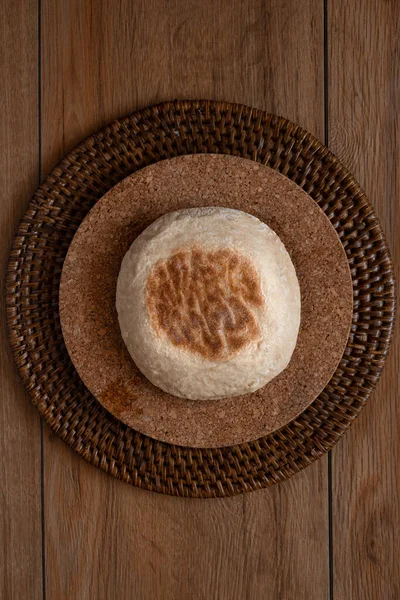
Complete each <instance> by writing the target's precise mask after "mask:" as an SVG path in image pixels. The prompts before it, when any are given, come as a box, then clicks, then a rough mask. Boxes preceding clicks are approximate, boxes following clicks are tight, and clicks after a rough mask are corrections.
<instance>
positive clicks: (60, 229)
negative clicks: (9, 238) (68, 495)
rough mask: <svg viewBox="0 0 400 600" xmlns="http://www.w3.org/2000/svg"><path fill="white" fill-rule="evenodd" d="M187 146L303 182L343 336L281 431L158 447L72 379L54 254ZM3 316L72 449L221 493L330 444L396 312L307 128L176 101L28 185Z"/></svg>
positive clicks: (150, 483) (119, 470)
mask: <svg viewBox="0 0 400 600" xmlns="http://www.w3.org/2000/svg"><path fill="white" fill-rule="evenodd" d="M197 152H203V153H204V152H212V153H225V154H234V155H236V156H242V157H245V158H249V159H252V160H255V161H258V162H260V163H262V164H266V165H268V166H269V167H272V168H273V169H276V170H278V171H279V172H280V173H283V174H284V175H286V176H287V177H289V178H290V179H292V180H293V181H294V182H295V183H297V184H298V185H299V186H301V187H302V188H303V189H304V190H305V191H306V192H307V193H308V194H310V195H311V197H312V198H313V199H314V200H315V201H316V202H317V203H318V204H319V206H320V207H321V208H322V209H323V210H324V212H325V213H326V214H327V216H328V217H329V219H330V220H331V222H332V224H333V226H334V227H335V229H336V230H337V232H338V234H339V237H340V239H341V241H342V243H343V246H344V248H345V251H346V254H347V257H348V260H349V264H350V268H351V272H352V278H353V287H354V316H353V324H352V329H351V334H350V337H349V342H348V344H347V347H346V350H345V353H344V356H343V358H342V360H341V362H340V365H339V367H338V369H337V371H336V373H335V375H334V376H333V378H332V380H331V381H330V383H329V384H328V385H327V386H326V388H325V390H324V391H323V392H322V393H321V394H320V396H319V397H318V398H317V399H316V400H315V401H314V402H313V404H312V405H311V406H310V407H309V408H308V409H307V410H306V411H304V412H303V413H302V414H301V415H300V416H299V417H298V418H297V419H296V420H295V421H293V422H291V423H290V424H289V425H287V426H285V427H283V428H282V429H280V430H278V431H276V432H274V433H273V434H270V435H268V436H266V437H264V438H261V439H259V440H257V441H256V442H252V443H248V444H242V445H240V446H233V447H227V448H221V449H200V448H195V449H194V448H185V447H179V446H173V445H169V444H165V443H162V442H158V441H156V440H153V439H151V438H149V437H146V436H145V435H143V434H141V433H138V432H136V431H134V430H132V429H130V428H129V427H127V426H125V425H123V424H122V423H121V422H119V421H117V420H116V419H114V418H113V417H112V416H111V415H110V414H109V413H108V412H107V411H106V410H105V409H104V408H103V407H102V406H101V405H100V404H99V403H98V402H97V401H96V400H95V398H94V397H93V396H92V395H91V394H90V393H89V392H88V391H87V389H86V388H85V386H84V385H83V383H82V382H81V380H80V378H79V376H78V375H77V373H76V371H75V369H74V367H73V365H72V363H71V361H70V359H69V357H68V354H67V351H66V349H65V345H64V342H63V337H62V334H61V327H60V321H59V313H58V288H59V281H60V274H61V269H62V264H63V260H64V257H65V255H66V252H67V249H68V245H69V243H70V241H71V239H72V237H73V235H74V233H75V231H76V229H77V228H78V226H79V224H80V223H81V221H82V219H83V218H84V216H85V215H86V214H87V212H88V211H89V209H90V208H91V207H92V206H93V205H94V203H95V202H96V201H97V200H98V199H99V198H101V197H102V196H103V194H104V193H105V192H106V191H108V190H109V189H110V188H111V187H112V186H114V185H115V184H116V183H117V182H119V181H121V180H122V179H123V178H125V177H126V176H127V175H129V174H130V173H132V172H134V171H136V170H137V169H140V168H141V167H143V166H145V165H148V164H151V163H154V162H156V161H158V160H162V159H165V158H170V157H173V156H178V155H181V154H193V153H197ZM7 315H8V324H9V331H10V340H11V345H12V349H13V354H14V358H15V361H16V364H17V367H18V369H19V372H20V374H21V377H22V378H23V381H24V383H25V386H26V388H27V389H28V391H29V393H30V395H31V397H32V400H33V402H34V404H35V405H36V406H37V407H38V409H39V412H40V414H41V415H42V416H43V418H44V419H45V421H46V422H47V423H48V424H49V425H50V427H51V428H52V429H53V431H54V432H56V433H57V434H58V435H59V436H60V437H61V438H62V439H63V440H64V441H65V442H66V443H67V444H68V445H69V446H71V447H72V448H73V449H74V450H75V451H76V452H78V454H80V455H81V456H83V457H84V458H85V459H86V460H88V461H89V462H91V463H92V464H94V465H96V466H98V467H100V468H101V469H103V470H104V471H106V472H108V473H110V474H112V475H114V476H115V477H118V478H120V479H122V480H124V481H126V482H128V483H132V484H133V485H136V486H139V487H142V488H145V489H148V490H153V491H157V492H162V493H168V494H174V495H179V496H195V497H213V496H227V495H232V494H236V493H240V492H245V491H250V490H254V489H258V488H261V487H265V486H267V485H270V484H272V483H276V482H279V481H282V480H283V479H286V478H288V477H290V476H291V475H293V474H294V473H296V472H297V471H299V470H300V469H302V468H304V467H305V466H307V465H308V464H310V463H311V462H313V461H314V460H316V459H317V458H318V457H320V456H321V455H322V454H324V453H325V452H326V451H327V450H329V449H330V448H331V447H332V446H333V445H334V444H335V443H336V442H337V440H338V439H339V437H340V436H341V435H342V434H343V433H344V432H345V431H346V429H347V428H348V427H349V426H350V424H351V423H352V421H353V420H354V419H355V417H356V416H357V415H358V414H359V412H360V410H361V409H362V407H363V405H364V404H365V402H366V400H367V398H368V396H369V395H370V392H371V390H372V389H373V388H374V386H375V384H376V382H377V379H378V377H379V375H380V373H381V370H382V367H383V362H384V359H385V356H386V353H387V350H388V345H389V341H390V336H391V331H392V325H393V319H394V282H393V272H392V266H391V261H390V257H389V254H388V250H387V246H386V243H385V240H384V237H383V234H382V231H381V228H380V226H379V223H378V221H377V219H376V216H375V214H374V211H373V209H372V207H371V205H370V204H369V203H368V201H367V199H366V198H365V195H364V194H363V192H362V190H361V189H360V187H359V186H358V184H357V183H356V182H355V180H354V178H353V177H352V176H351V175H350V173H349V172H348V171H347V170H346V169H345V168H344V167H343V166H342V165H341V164H340V163H339V161H338V160H337V159H336V158H335V157H334V156H333V155H332V154H331V153H330V152H329V151H328V150H327V149H326V148H325V147H324V146H322V145H321V143H320V142H318V141H317V140H316V139H315V138H314V137H312V136H311V135H310V134H309V133H307V132H306V131H304V130H303V129H301V128H299V127H298V126H297V125H295V124H293V123H290V122H289V121H287V120H285V119H282V118H280V117H276V116H274V115H268V114H266V113H264V112H262V111H259V110H255V109H251V108H247V107H244V106H241V105H233V104H228V103H222V102H209V101H199V102H197V101H187V102H180V101H176V102H170V103H164V104H161V105H158V106H155V107H152V108H148V109H145V110H142V111H140V112H137V113H135V114H132V115H129V116H128V117H126V118H123V119H119V120H118V121H115V122H114V123H112V124H111V125H109V126H108V127H106V128H105V129H104V130H102V131H101V132H99V133H98V134H96V135H94V136H92V137H90V138H89V139H87V140H86V141H85V142H83V143H82V144H81V145H80V146H78V147H77V148H76V149H75V150H73V151H72V152H71V153H70V154H69V155H68V156H67V157H66V158H65V159H64V161H63V162H62V163H61V164H60V165H59V166H58V167H56V168H55V169H54V171H53V172H52V173H51V174H50V175H49V176H48V177H47V179H46V180H45V182H44V183H43V184H42V185H41V186H40V187H39V189H38V190H37V192H36V194H35V196H34V198H33V199H32V201H31V203H30V205H29V209H28V211H27V213H26V215H25V217H24V218H23V220H22V222H21V224H20V227H19V230H18V233H17V236H16V238H15V242H14V246H13V250H12V254H11V257H10V262H9V269H8V278H7Z"/></svg>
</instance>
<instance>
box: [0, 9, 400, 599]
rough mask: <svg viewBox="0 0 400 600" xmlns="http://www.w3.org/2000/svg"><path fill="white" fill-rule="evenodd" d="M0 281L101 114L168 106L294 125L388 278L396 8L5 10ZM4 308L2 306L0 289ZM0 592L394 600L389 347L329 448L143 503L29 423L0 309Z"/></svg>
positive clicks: (396, 183) (397, 158) (396, 148)
mask: <svg viewBox="0 0 400 600" xmlns="http://www.w3.org/2000/svg"><path fill="white" fill-rule="evenodd" d="M0 9H1V10H0V46H1V50H0V51H1V54H0V73H1V82H2V86H1V90H0V109H1V110H0V161H1V163H0V164H1V169H0V194H1V202H0V228H1V229H0V232H1V233H0V243H1V285H2V286H3V285H4V272H5V266H6V262H7V255H8V251H9V248H10V243H11V241H12V238H13V234H14V232H15V228H16V226H17V223H18V220H19V218H20V217H21V215H22V214H23V212H24V211H25V209H26V206H27V203H28V201H29V198H30V196H31V194H32V193H33V191H34V189H35V187H36V186H37V184H38V181H39V180H40V179H42V178H43V177H45V176H46V174H47V173H48V172H49V171H50V169H51V168H52V167H53V166H54V165H55V164H56V163H57V162H58V161H59V160H60V159H61V157H62V156H63V155H64V154H65V153H66V152H68V151H69V150H70V149H71V148H73V147H74V146H75V145H76V144H77V143H78V142H79V141H80V140H82V139H83V138H84V137H86V136H87V135H88V134H91V133H92V132H94V131H96V130H97V129H99V128H100V127H102V126H103V125H105V124H106V123H108V122H109V121H111V120H112V119H114V118H115V117H119V116H122V115H124V114H125V113H128V112H130V111H132V110H135V109H137V108H141V107H144V106H146V105H149V104H152V103H155V102H158V101H162V100H167V99H173V98H213V99H218V100H228V101H234V102H242V103H245V104H248V105H251V106H255V107H258V108H261V109H265V110H268V111H271V112H274V113H278V114H280V115H282V116H285V117H288V118H289V119H292V120H294V121H297V122H298V123H299V124H300V125H302V126H303V127H305V128H307V129H308V130H309V131H311V132H312V133H313V134H314V135H316V136H317V137H318V138H319V139H321V140H325V142H326V143H327V144H329V146H330V148H331V149H332V150H333V151H334V152H335V153H336V154H337V155H338V156H339V157H340V158H341V160H342V161H343V162H344V163H345V165H346V166H347V167H349V168H350V169H351V170H352V171H353V173H354V174H355V176H356V177H357V178H358V180H359V182H360V183H361V185H362V186H363V187H364V189H365V190H366V192H367V194H368V196H369V198H370V199H371V201H372V202H373V204H374V206H375V208H376V210H377V212H378V215H379V217H380V219H381V222H382V224H383V226H384V229H385V232H386V235H387V238H388V241H389V245H390V247H391V251H392V255H393V259H394V261H395V264H396V269H397V273H398V272H399V264H400V256H399V252H400V241H399V232H400V203H399V192H400V175H399V173H400V168H399V164H400V145H399V140H400V125H399V101H400V97H399V96H400V94H399V82H400V72H399V70H400V42H399V34H400V4H399V3H398V2H397V1H396V0H391V1H390V0H362V1H356V0H327V1H326V2H324V1H323V0H287V1H285V0H247V1H246V0H164V1H162V0H39V1H38V0H0ZM2 294H3V291H2ZM0 334H1V340H0V361H1V379H0V393H1V403H0V468H1V497H0V498H1V508H0V510H1V514H0V536H1V543H0V597H1V598H4V599H5V600H9V599H16V600H30V599H32V600H36V599H39V598H47V600H58V599H65V600H81V599H83V600H93V599H95V600H97V599H101V600H103V599H107V600H108V599H114V598H118V599H122V600H125V599H129V600H130V599H132V598H135V599H137V600H142V599H143V600H148V599H149V600H150V599H151V600H209V599H215V600H236V599H240V600H242V599H243V600H244V599H246V600H259V599H260V600H265V599H267V600H269V599H272V600H276V599H281V600H292V599H296V600H298V599H300V600H301V599H308V600H326V599H329V600H333V599H334V600H357V599H360V600H369V599H371V600H398V599H399V598H400V568H399V567H400V564H399V561H400V558H399V557H400V532H399V529H400V510H399V495H400V483H399V482H400V460H399V459H400V451H399V450H400V430H399V429H400V402H399V372H400V365H399V356H400V345H399V336H398V335H397V336H396V339H395V342H394V344H393V345H392V349H391V353H390V358H389V360H388V362H387V366H386V368H385V371H384V374H383V377H382V378H381V381H380V384H379V386H378V389H377V391H376V392H375V393H374V395H373V397H372V399H371V400H370V402H369V405H368V406H367V408H366V409H365V410H364V411H363V413H362V415H361V416H360V418H359V419H358V421H357V422H356V424H355V425H354V426H353V428H352V430H351V431H350V432H349V433H348V435H347V436H346V437H345V439H343V440H342V441H341V442H340V443H339V444H338V445H337V447H336V448H335V449H334V451H333V452H332V454H331V456H330V457H329V458H328V457H325V458H324V459H322V460H320V461H319V462H317V463H315V464H314V465H312V466H311V467H309V468H308V469H306V470H305V471H303V472H302V473H300V474H299V475H297V476H296V477H294V478H293V479H292V480H290V481H288V482H286V483H284V484H281V485H279V486H275V487H272V488H270V489H266V490H263V491H260V492H255V493H252V494H248V495H244V496H238V497H235V498H231V499H225V500H208V501H204V500H203V501H201V500H180V499H174V498H170V497H167V496H160V495H156V494H151V493H148V492H144V491H140V490H138V489H135V488H133V487H130V486H128V485H126V484H123V483H121V482H119V481H116V480H114V479H113V478H111V477H109V476H106V475H105V474H103V473H102V472H100V471H99V470H97V469H95V468H94V467H92V466H89V465H88V464H86V463H85V462H84V461H83V460H82V459H80V458H78V456H76V455H75V454H74V453H73V452H72V450H70V449H69V448H68V447H67V446H65V445H64V444H63V443H62V442H61V441H59V440H58V439H57V438H56V437H55V436H54V435H53V434H52V433H51V432H50V430H49V429H48V428H47V426H43V425H42V424H41V422H40V419H39V416H38V414H37V412H36V410H35V409H34V408H33V407H32V406H31V404H30V401H29V399H28V398H27V395H26V394H25V392H24V390H23V388H22V386H21V384H20V382H19V380H18V376H17V374H16V371H15V368H14V366H13V364H12V360H11V355H10V350H9V348H8V344H7V337H6V331H5V323H4V305H3V303H2V304H1V332H0Z"/></svg>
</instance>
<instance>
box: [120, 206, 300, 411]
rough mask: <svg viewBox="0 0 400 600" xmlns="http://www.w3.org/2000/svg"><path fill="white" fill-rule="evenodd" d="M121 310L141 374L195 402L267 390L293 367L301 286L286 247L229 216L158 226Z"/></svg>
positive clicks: (147, 236)
mask: <svg viewBox="0 0 400 600" xmlns="http://www.w3.org/2000/svg"><path fill="white" fill-rule="evenodd" d="M116 306H117V312H118V318H119V324H120V328H121V333H122V337H123V339H124V341H125V344H126V346H127V348H128V351H129V353H130V355H131V356H132V358H133V360H134V361H135V363H136V365H137V366H138V368H139V369H140V370H141V371H142V373H143V374H144V375H145V376H146V377H147V378H148V379H149V380H150V381H151V382H152V383H153V384H154V385H156V386H158V387H159V388H161V389H162V390H164V391H165V392H168V393H170V394H173V395H174V396H179V397H182V398H188V399H192V400H207V399H217V398H224V397H229V396H237V395H242V394H246V393H250V392H253V391H255V390H257V389H259V388H260V387H262V386H264V385H265V384H267V383H268V382H269V381H271V379H273V378H274V377H275V376H276V375H278V374H279V373H280V372H281V371H283V369H285V367H286V366H287V365H288V363H289V361H290V358H291V356H292V353H293V350H294V348H295V346H296V340H297V335H298V331H299V326H300V288H299V283H298V280H297V276H296V271H295V268H294V266H293V263H292V261H291V259H290V256H289V254H288V253H287V251H286V249H285V247H284V245H283V243H282V242H281V240H280V239H279V237H278V236H277V235H276V234H275V233H274V232H273V231H272V229H270V228H269V227H268V226H267V225H266V224H265V223H262V222H261V221H260V220H259V219H257V218H256V217H254V216H252V215H249V214H247V213H245V212H242V211H238V210H233V209H229V208H219V207H209V208H193V209H185V210H180V211H176V212H172V213H168V214H166V215H164V216H163V217H161V218H159V219H157V220H156V221H154V223H152V224H151V225H150V226H149V227H148V228H147V229H146V230H145V231H143V233H142V234H141V235H139V236H138V237H137V238H136V239H135V241H134V242H133V244H132V245H131V247H130V249H129V250H128V252H127V253H126V255H125V257H124V259H123V261H122V264H121V270H120V273H119V277H118V282H117V294H116Z"/></svg>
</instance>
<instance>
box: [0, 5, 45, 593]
mask: <svg viewBox="0 0 400 600" xmlns="http://www.w3.org/2000/svg"><path fill="white" fill-rule="evenodd" d="M0 14H1V21H0V39H1V51H0V72H1V75H2V90H1V94H0V104H1V110H0V161H1V163H0V164H1V168H0V243H1V253H0V297H1V302H0V397H1V411H0V470H1V474H2V477H1V497H0V528H1V536H0V537H1V540H2V542H1V543H0V597H1V598H7V599H14V598H15V599H19V598H32V599H33V600H34V599H35V598H41V597H42V552H41V548H42V531H41V485H40V472H41V458H40V457H41V439H40V419H39V415H38V413H37V411H36V410H35V409H34V407H33V406H32V404H31V403H30V400H29V399H28V398H27V395H26V394H25V392H24V389H23V386H22V384H21V382H20V380H19V377H18V374H17V372H16V369H15V366H14V363H13V360H12V357H11V351H10V347H9V343H8V337H7V331H6V323H5V305H4V293H5V289H4V283H5V272H6V267H7V261H8V254H9V251H10V248H11V243H12V240H13V237H14V232H15V230H16V227H17V225H18V221H19V219H20V218H21V216H22V214H23V213H24V211H25V209H26V206H27V204H28V201H29V199H30V197H31V195H32V194H33V192H34V190H35V187H36V186H37V182H38V110H37V107H38V98H37V87H38V82H37V61H38V47H37V39H38V29H37V26H38V23H37V3H36V1H31V0H21V1H20V2H15V3H11V2H7V0H4V1H0Z"/></svg>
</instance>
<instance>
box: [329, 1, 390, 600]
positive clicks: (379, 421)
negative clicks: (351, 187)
mask: <svg viewBox="0 0 400 600" xmlns="http://www.w3.org/2000/svg"><path fill="white" fill-rule="evenodd" d="M328 25H329V30H328V42H329V145H330V147H331V148H332V150H333V151H334V152H335V153H336V154H337V155H338V156H339V158H341V159H342V160H343V162H344V163H345V164H346V166H347V167H349V168H350V169H351V170H352V171H353V173H354V175H355V176H356V177H357V178H358V180H359V182H360V184H361V185H362V186H363V187H364V189H365V191H366V193H367V196H368V197H369V199H370V201H371V202H372V203H373V204H374V206H375V208H376V210H377V213H378V216H379V218H380V220H381V223H382V225H383V228H384V231H385V233H386V236H387V239H388V243H389V247H390V248H391V252H392V258H393V260H394V264H395V269H396V271H397V281H399V280H400V270H399V265H400V238H399V231H400V203H399V194H400V172H399V168H398V165H399V161H400V150H399V144H398V140H399V133H400V119H399V106H400V87H399V81H400V61H399V57H400V37H399V33H400V11H399V5H398V2H396V1H395V0H392V1H386V2H381V1H380V0H366V1H364V2H361V3H355V2H346V1H344V0H339V1H336V0H335V1H333V0H330V2H329V11H328ZM399 333H400V332H399V319H397V327H396V331H395V337H394V341H393V343H392V347H391V350H390V355H389V359H388V361H387V363H386V366H385V370H384V373H383V376H382V378H381V380H380V383H379V385H378V389H377V390H376V392H375V393H374V394H373V396H372V397H371V400H370V402H369V405H368V406H367V407H366V408H365V410H364V411H363V412H362V414H361V416H360V418H359V420H358V421H357V422H356V423H355V425H354V427H353V428H352V431H351V433H350V434H349V435H347V436H346V437H345V439H344V440H343V441H342V442H341V443H340V444H339V445H338V446H337V447H336V448H335V449H334V451H333V525H334V527H333V543H334V598H335V600H347V599H348V598H352V599H354V600H358V599H360V600H375V599H377V598H379V599H381V598H382V599H383V598H384V599H385V600H395V599H398V598H400V572H399V569H398V561H399V556H400V506H399V497H400V461H399V458H400V428H399V425H400V403H399V384H400V379H399V376H400V336H399Z"/></svg>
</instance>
